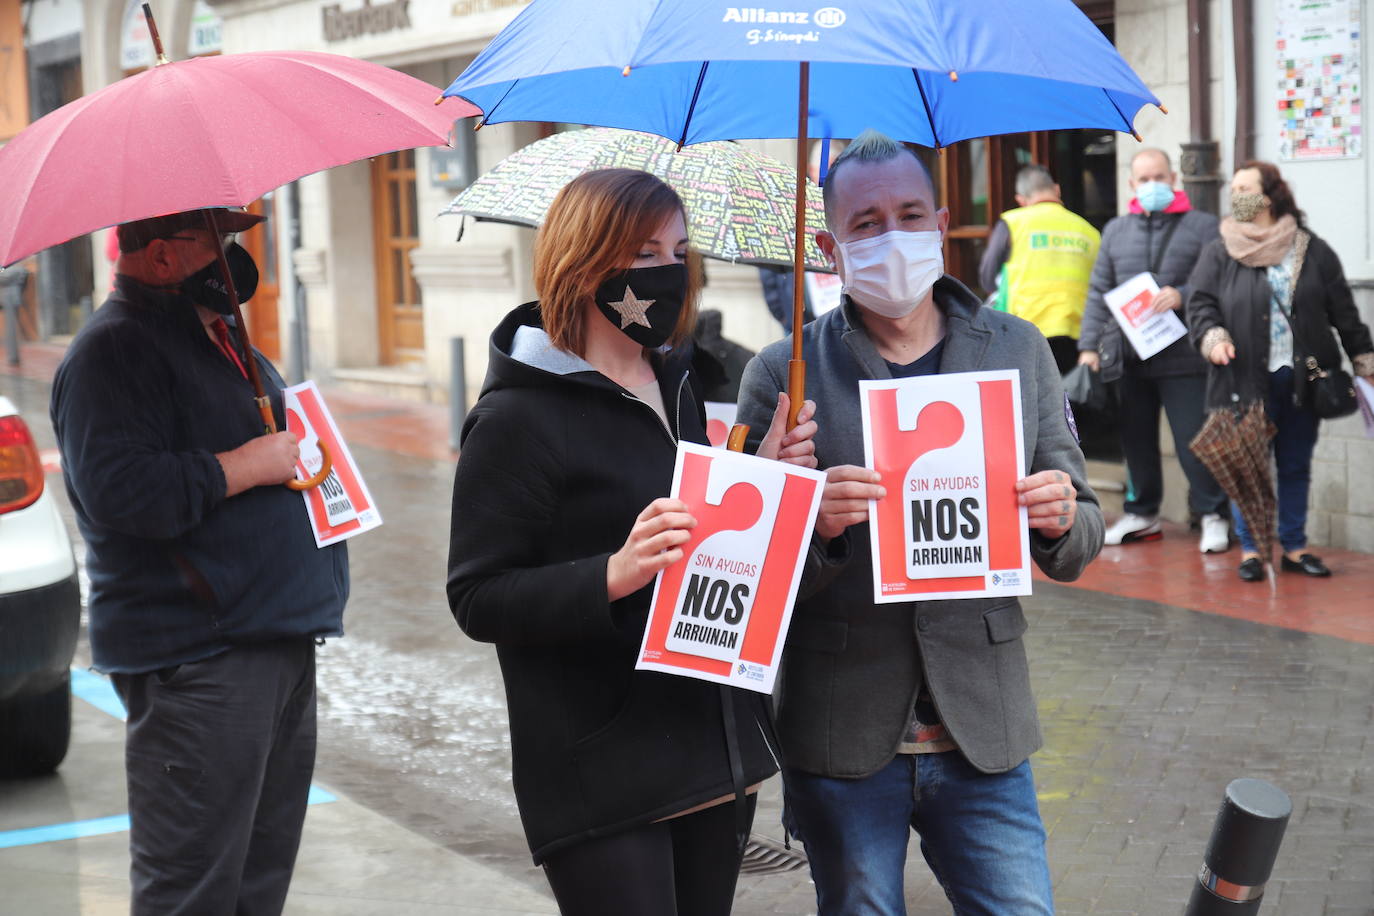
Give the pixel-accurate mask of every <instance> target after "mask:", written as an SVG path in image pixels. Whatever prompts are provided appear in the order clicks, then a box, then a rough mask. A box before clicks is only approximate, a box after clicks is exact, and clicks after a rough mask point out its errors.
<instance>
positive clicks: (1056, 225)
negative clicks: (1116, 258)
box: [997, 201, 1102, 339]
mask: <svg viewBox="0 0 1374 916" xmlns="http://www.w3.org/2000/svg"><path fill="white" fill-rule="evenodd" d="M1002 220H1003V222H1005V223H1006V224H1007V228H1008V229H1009V230H1011V255H1010V257H1008V258H1007V262H1006V264H1004V265H1003V266H1002V279H1001V283H1000V284H999V286H998V297H997V298H998V303H999V307H1003V308H1005V310H1006V311H1008V312H1010V313H1011V314H1013V315H1016V316H1017V317H1019V318H1024V319H1026V320H1027V321H1029V322H1031V323H1032V324H1034V325H1035V326H1036V327H1038V328H1039V329H1040V333H1042V334H1044V335H1045V336H1046V337H1072V338H1075V339H1077V337H1078V329H1079V326H1080V325H1081V324H1082V323H1083V304H1084V303H1085V302H1086V301H1087V298H1088V280H1089V279H1090V278H1091V277H1092V272H1093V262H1094V261H1095V260H1097V248H1098V245H1099V244H1100V243H1101V241H1102V236H1101V235H1100V234H1099V233H1098V231H1097V230H1096V229H1094V228H1093V227H1092V224H1090V223H1089V222H1088V221H1087V220H1085V219H1084V218H1083V217H1081V216H1079V215H1078V214H1076V213H1072V212H1070V211H1069V210H1067V209H1065V207H1064V205H1063V204H1060V203H1056V202H1054V201H1044V202H1042V203H1038V204H1031V205H1030V206H1029V207H1018V208H1017V209H1015V210H1008V211H1007V212H1006V213H1003V214H1002Z"/></svg>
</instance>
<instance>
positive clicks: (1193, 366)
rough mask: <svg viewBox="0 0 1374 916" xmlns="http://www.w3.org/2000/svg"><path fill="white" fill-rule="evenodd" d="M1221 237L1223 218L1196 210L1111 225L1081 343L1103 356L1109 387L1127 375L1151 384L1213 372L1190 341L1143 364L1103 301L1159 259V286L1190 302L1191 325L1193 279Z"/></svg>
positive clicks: (1130, 216) (1135, 216)
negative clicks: (1149, 380) (1211, 244)
mask: <svg viewBox="0 0 1374 916" xmlns="http://www.w3.org/2000/svg"><path fill="white" fill-rule="evenodd" d="M1171 222H1175V223H1177V225H1176V226H1175V227H1174V230H1173V232H1172V234H1171V235H1169V238H1168V247H1166V248H1165V249H1164V254H1163V257H1162V258H1161V257H1159V248H1160V246H1161V245H1162V244H1164V238H1165V235H1166V233H1167V232H1168V227H1169V224H1170V223H1171ZM1216 237H1217V218H1216V217H1215V216H1213V215H1212V214H1210V213H1203V212H1201V211H1198V210H1192V209H1188V210H1185V211H1184V212H1182V213H1176V212H1175V213H1144V212H1141V213H1127V214H1126V215H1124V216H1118V217H1116V218H1115V219H1113V220H1112V221H1111V222H1109V223H1107V225H1106V227H1105V228H1104V229H1103V230H1102V248H1101V249H1100V250H1099V251H1098V253H1097V263H1096V264H1094V265H1093V275H1092V280H1091V281H1090V282H1089V286H1088V301H1087V305H1086V306H1085V308H1084V310H1083V328H1082V330H1081V331H1080V333H1079V337H1078V349H1079V350H1096V351H1097V352H1098V355H1099V357H1100V358H1101V360H1102V380H1103V381H1107V382H1110V381H1115V380H1116V379H1118V378H1120V377H1121V375H1122V372H1123V370H1124V371H1129V372H1130V374H1131V375H1133V376H1145V377H1151V378H1158V377H1161V376H1170V375H1204V374H1205V373H1206V372H1207V363H1206V362H1204V361H1203V359H1202V358H1201V357H1200V356H1198V353H1197V349H1196V348H1195V347H1193V346H1191V345H1190V344H1189V343H1188V340H1187V339H1186V338H1180V339H1179V340H1176V341H1174V342H1173V343H1172V344H1170V345H1169V346H1167V347H1165V348H1164V349H1163V350H1161V351H1160V352H1158V353H1156V354H1155V355H1154V356H1152V357H1150V358H1149V359H1148V360H1144V361H1142V360H1141V359H1140V357H1139V356H1136V353H1135V348H1134V347H1132V346H1131V345H1130V343H1129V342H1128V341H1127V340H1126V338H1125V335H1123V334H1122V333H1121V325H1120V324H1118V323H1117V321H1116V319H1115V318H1113V317H1112V315H1111V312H1110V310H1108V308H1107V303H1106V301H1105V300H1104V299H1103V298H1102V297H1103V295H1105V294H1106V293H1107V292H1108V291H1110V290H1112V289H1115V288H1116V287H1118V286H1120V285H1121V284H1122V283H1125V282H1126V281H1127V280H1129V279H1131V277H1134V276H1135V275H1136V274H1139V273H1144V272H1145V271H1147V270H1149V269H1150V265H1151V264H1153V263H1154V262H1155V260H1156V259H1158V260H1159V270H1158V271H1157V272H1156V273H1155V282H1156V283H1158V284H1159V285H1160V286H1162V287H1163V286H1172V287H1174V288H1175V289H1177V290H1178V292H1179V295H1180V296H1182V297H1183V302H1184V307H1183V308H1182V309H1180V310H1179V312H1178V317H1179V319H1180V320H1181V321H1183V323H1184V324H1187V323H1188V319H1187V313H1186V309H1187V303H1188V294H1189V287H1188V275H1189V274H1190V273H1191V272H1192V270H1193V265H1194V264H1196V263H1197V259H1198V255H1199V254H1201V252H1202V249H1203V248H1204V247H1205V246H1206V245H1207V244H1208V243H1209V242H1211V241H1212V240H1213V239H1215V238H1216Z"/></svg>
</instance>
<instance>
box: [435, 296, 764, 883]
mask: <svg viewBox="0 0 1374 916" xmlns="http://www.w3.org/2000/svg"><path fill="white" fill-rule="evenodd" d="M656 371H657V373H658V378H659V387H660V389H661V391H662V393H663V402H664V405H665V409H666V412H667V414H668V419H669V421H670V422H671V424H672V426H673V429H672V430H671V431H670V430H669V429H667V428H665V426H664V423H663V421H662V420H661V419H660V418H659V416H658V414H657V413H655V412H654V410H653V409H652V408H651V407H649V406H648V405H647V404H644V403H643V402H641V401H639V400H637V399H635V398H634V397H632V396H631V395H630V394H629V393H628V392H627V391H625V390H624V389H623V388H621V387H620V386H618V385H616V384H615V383H613V382H611V381H610V380H609V379H607V378H606V377H605V376H603V375H601V374H600V373H598V372H596V371H595V370H593V369H592V368H591V367H590V365H588V364H587V363H586V362H585V361H583V360H582V359H580V358H579V357H577V356H574V355H572V354H569V353H565V352H563V351H560V350H556V349H554V348H553V346H552V345H551V344H550V343H549V339H548V336H547V335H546V334H545V333H544V331H543V329H542V328H541V327H540V324H539V313H538V311H537V309H536V308H535V307H534V305H533V304H530V305H525V306H521V307H520V308H518V309H516V310H515V311H514V312H512V313H511V314H510V315H509V316H507V317H506V319H505V320H504V321H503V322H502V323H501V325H500V326H499V327H498V328H497V329H496V331H495V332H494V333H493V334H492V338H491V353H490V368H489V370H488V373H487V380H486V383H485V384H484V386H483V391H482V396H481V398H480V399H479V400H478V402H477V405H476V406H475V407H474V408H473V411H472V413H471V414H470V415H469V416H468V419H467V422H466V423H465V424H464V427H463V441H462V447H463V450H462V456H461V458H460V459H459V461H458V472H457V476H456V479H455V481H454V487H453V530H452V540H451V545H450V550H449V578H448V597H449V605H450V607H451V608H452V610H453V615H454V617H455V618H457V621H458V625H459V626H460V627H462V628H463V632H465V633H467V634H468V635H469V636H471V637H472V638H473V639H477V640H481V641H483V642H492V643H495V644H496V652H497V657H498V658H499V660H500V663H501V672H502V675H503V676H504V679H505V685H506V702H507V706H508V707H509V712H510V732H511V755H512V757H513V760H514V771H515V779H514V783H515V798H516V801H517V802H518V804H519V807H520V818H521V821H522V822H523V824H524V827H525V835H526V838H527V840H528V841H529V845H530V850H531V852H532V853H533V854H534V860H535V862H536V863H538V862H541V861H543V859H544V858H545V857H546V856H547V855H549V854H550V853H553V852H555V851H557V850H558V849H561V848H563V847H565V846H567V845H569V844H571V843H574V842H577V841H579V840H582V839H588V838H591V837H595V836H600V835H605V834H609V833H614V832H617V831H620V830H624V829H626V828H629V827H632V826H635V825H638V824H644V823H648V822H650V821H653V820H656V819H658V818H661V817H665V816H668V815H672V814H676V813H678V812H680V811H683V810H686V809H687V808H690V807H692V806H693V805H697V804H701V803H702V802H706V801H710V800H711V799H714V798H717V797H720V796H722V795H728V794H730V793H731V792H732V791H733V783H732V779H731V770H730V765H729V758H728V757H727V752H726V743H725V726H724V717H723V715H722V711H723V708H724V707H723V705H722V702H723V698H725V697H728V698H729V700H730V702H731V703H732V704H733V707H734V712H735V720H736V722H737V723H738V726H737V734H738V739H739V747H740V756H741V759H742V761H743V767H744V778H745V779H746V780H747V781H748V782H749V783H754V782H758V781H759V780H762V779H765V778H767V777H768V776H770V775H772V774H773V773H775V772H777V765H776V763H775V755H774V753H773V751H772V750H771V749H770V745H769V743H768V742H769V741H771V740H773V739H772V725H771V722H770V720H769V718H768V712H767V709H766V706H765V699H766V698H764V697H762V696H761V695H759V694H757V693H753V692H750V691H743V690H737V689H735V688H729V687H726V688H722V687H720V686H718V685H716V684H711V683H707V682H705V681H700V680H694V679H691V678H685V677H678V676H675V675H668V674H659V673H651V672H645V671H636V670H634V664H635V657H636V655H637V653H638V650H639V645H640V639H641V636H642V635H643V632H644V624H645V621H646V619H647V615H648V610H649V599H650V597H651V595H652V593H653V586H652V583H651V584H650V585H648V586H646V587H644V588H643V589H640V590H639V591H638V592H635V593H634V594H632V595H629V596H627V597H625V598H622V599H620V600H618V601H615V602H611V601H608V599H607V595H606V562H607V560H608V558H609V557H610V555H611V554H612V553H614V552H615V551H617V550H619V549H620V547H621V546H622V545H623V544H624V542H625V538H626V537H627V536H628V535H629V533H630V529H631V528H632V527H633V525H634V521H635V518H636V517H637V516H638V515H639V513H640V512H641V511H643V509H644V507H645V506H647V505H648V504H649V503H650V502H652V501H653V500H654V499H656V498H658V497H662V496H667V495H668V493H669V491H670V489H671V485H672V478H673V463H674V458H675V455H676V449H677V441H678V439H679V438H681V439H686V440H689V441H692V442H701V443H704V442H706V431H705V430H706V426H705V416H704V413H703V410H702V407H701V405H700V403H698V402H697V400H696V398H695V396H694V395H693V393H692V386H691V385H690V384H689V383H688V371H687V367H686V364H685V362H684V361H683V360H682V358H681V357H673V356H670V357H669V358H667V359H666V360H665V361H663V362H662V363H661V364H659V365H657V366H656Z"/></svg>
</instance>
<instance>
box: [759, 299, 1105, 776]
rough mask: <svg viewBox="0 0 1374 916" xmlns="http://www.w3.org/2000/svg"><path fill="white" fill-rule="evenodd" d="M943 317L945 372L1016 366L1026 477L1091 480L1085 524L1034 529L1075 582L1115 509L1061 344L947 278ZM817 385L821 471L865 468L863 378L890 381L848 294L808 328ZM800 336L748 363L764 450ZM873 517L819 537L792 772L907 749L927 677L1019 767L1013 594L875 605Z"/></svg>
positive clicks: (986, 767) (805, 602)
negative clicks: (1072, 413) (1104, 503)
mask: <svg viewBox="0 0 1374 916" xmlns="http://www.w3.org/2000/svg"><path fill="white" fill-rule="evenodd" d="M935 299H936V303H937V305H938V306H939V307H940V309H941V310H942V311H944V313H945V318H946V336H945V349H944V354H943V356H942V357H941V364H940V372H942V373H945V372H971V371H976V370H991V369H1017V370H1019V371H1020V373H1021V397H1022V404H1021V415H1022V421H1023V423H1024V431H1025V448H1026V456H1025V459H1026V467H1028V468H1029V469H1030V471H1029V473H1035V472H1037V471H1043V470H1049V469H1057V470H1062V471H1066V472H1068V474H1069V475H1070V476H1071V477H1072V478H1073V483H1074V486H1075V487H1077V489H1078V515H1077V518H1076V520H1075V521H1074V525H1073V528H1072V529H1071V530H1070V531H1069V532H1068V533H1067V534H1065V535H1064V536H1063V537H1062V538H1059V539H1058V540H1054V541H1051V540H1048V539H1046V538H1043V537H1041V536H1040V535H1039V534H1038V533H1036V532H1034V531H1032V533H1031V554H1032V556H1033V558H1034V560H1035V562H1036V564H1037V565H1038V566H1039V567H1040V568H1041V569H1042V570H1044V572H1045V573H1046V574H1047V575H1049V576H1050V577H1051V578H1053V579H1057V580H1059V581H1071V580H1073V579H1075V578H1077V577H1078V576H1079V574H1080V573H1082V571H1083V569H1084V567H1086V566H1087V565H1088V563H1089V562H1090V561H1091V560H1092V559H1093V557H1095V556H1097V552H1098V551H1099V550H1100V549H1101V547H1102V533H1103V525H1102V511H1101V509H1100V508H1099V506H1098V503H1097V496H1096V495H1095V494H1094V493H1093V492H1092V490H1091V489H1089V488H1088V484H1087V480H1086V476H1085V473H1084V468H1083V453H1082V452H1081V451H1080V450H1079V448H1078V443H1077V440H1076V438H1075V436H1074V434H1073V432H1072V430H1071V429H1070V427H1069V423H1068V421H1067V418H1066V414H1065V407H1066V402H1065V400H1064V393H1063V389H1062V387H1061V385H1060V380H1059V373H1058V372H1057V371H1056V369H1055V364H1054V359H1053V357H1052V356H1051V355H1050V348H1049V344H1048V343H1047V342H1046V341H1045V338H1044V336H1043V335H1041V333H1040V332H1039V331H1038V330H1037V329H1036V328H1035V326H1034V325H1032V324H1030V323H1029V322H1027V321H1023V320H1021V319H1019V318H1014V317H1012V316H1010V315H1007V314H1005V313H1002V312H997V311H994V310H992V309H987V308H982V307H980V303H979V301H978V299H977V297H975V296H974V295H973V294H972V293H971V292H969V291H968V289H966V288H965V287H964V286H963V285H962V284H960V283H959V282H958V281H957V280H954V279H953V278H951V277H942V278H941V279H940V281H939V282H938V283H937V284H936V287H935ZM802 347H803V355H804V357H805V359H806V373H807V375H806V393H807V396H808V397H809V398H811V399H812V400H814V401H816V403H817V414H816V419H817V422H818V423H819V426H820V430H819V432H818V433H817V434H816V440H815V441H816V456H817V458H818V459H819V462H820V467H821V468H822V469H825V468H827V467H832V466H834V465H841V464H853V465H860V466H862V465H863V463H864V453H863V436H862V426H861V420H860V412H859V388H858V383H859V380H860V379H866V378H867V379H881V378H890V377H891V373H890V372H889V371H888V369H887V364H886V363H885V362H884V361H883V358H882V357H881V356H880V355H879V354H878V351H877V349H876V348H875V347H874V345H873V342H872V341H871V340H870V339H869V337H868V335H867V334H866V333H865V331H864V330H863V326H862V325H861V324H860V322H859V320H858V316H857V314H856V312H855V306H854V304H853V303H852V302H850V301H849V300H848V299H846V300H845V302H844V305H843V306H842V307H840V308H837V309H834V310H832V311H830V312H827V313H826V314H824V315H822V316H821V317H820V318H819V319H817V320H816V321H813V322H811V323H810V324H808V325H806V327H805V329H804V330H803V334H802ZM790 348H791V341H790V340H782V341H778V342H777V343H774V344H771V345H770V346H768V347H767V348H765V349H764V350H763V352H762V353H760V354H759V355H758V356H756V357H755V358H754V359H753V360H752V361H751V362H750V364H749V367H748V368H747V369H746V370H745V373H744V381H743V383H742V386H741V388H740V401H739V422H741V423H748V424H750V427H751V429H752V431H753V432H752V435H751V446H752V447H751V449H750V450H751V451H752V450H753V449H754V448H756V447H757V443H758V439H759V438H760V437H761V436H762V433H763V431H765V430H766V429H767V428H768V424H769V420H770V419H771V417H772V413H773V408H774V406H775V405H776V403H777V393H778V391H780V390H783V389H784V388H785V387H786V380H787V361H788V359H789V357H790ZM872 594H873V579H872V572H871V567H870V551H869V538H868V526H867V525H866V524H861V525H853V526H851V527H850V528H849V529H848V530H847V531H846V532H845V534H844V535H842V536H841V537H838V538H836V539H834V540H833V541H831V542H830V543H829V544H828V545H827V546H826V547H824V548H822V547H820V546H819V544H817V543H815V542H813V545H812V548H811V552H810V555H809V557H808V561H807V568H806V572H805V574H804V577H803V584H802V590H801V596H800V597H799V600H798V602H797V607H796V610H795V612H794V614H793V618H792V627H791V630H790V632H789V634H788V637H787V645H786V648H785V649H784V672H783V679H782V686H781V688H780V690H781V695H780V705H779V710H778V726H779V728H778V730H779V735H780V738H781V741H782V748H783V762H784V765H786V766H788V767H793V768H797V769H800V770H804V771H806V772H808V773H816V774H819V775H822V776H831V777H862V776H867V775H869V774H871V773H874V772H876V771H877V770H879V769H881V768H882V767H884V766H886V765H887V764H888V763H890V762H891V761H892V759H893V757H894V756H895V755H896V753H897V746H898V745H899V744H900V742H901V739H902V735H903V732H904V730H905V728H906V725H907V721H908V718H909V717H910V715H911V710H912V707H913V705H914V704H915V702H916V697H917V694H918V692H919V690H920V687H921V682H922V678H923V676H924V679H925V681H926V682H927V683H928V684H929V690H930V694H931V697H932V698H933V699H934V701H935V707H936V709H937V710H938V711H939V714H940V717H941V720H942V721H943V722H944V724H945V726H946V728H947V729H948V730H949V732H950V734H951V736H952V737H953V738H954V740H955V742H956V743H957V744H958V745H959V748H960V750H961V751H962V752H963V754H964V756H965V757H966V758H968V760H969V762H970V763H971V764H973V766H975V767H977V768H978V769H979V770H982V771H984V772H988V773H1000V772H1005V771H1006V770H1009V769H1012V768H1013V767H1015V766H1017V765H1019V764H1020V763H1021V762H1022V761H1023V760H1025V759H1026V758H1027V757H1029V756H1030V755H1031V753H1033V752H1034V751H1035V750H1036V749H1038V748H1039V747H1040V744H1041V736H1040V725H1039V721H1038V719H1037V718H1036V712H1035V698H1034V697H1033V696H1032V695H1031V689H1030V674H1029V670H1028V668H1027V664H1026V653H1025V649H1024V647H1023V645H1022V642H1021V636H1022V634H1023V633H1024V632H1025V630H1026V618H1025V616H1024V615H1023V614H1022V611H1021V604H1020V602H1019V601H1017V600H1016V599H1014V598H1011V599H1008V598H996V599H981V598H979V599H964V600H942V601H919V602H916V601H913V602H909V603H901V604H874V603H873V601H872Z"/></svg>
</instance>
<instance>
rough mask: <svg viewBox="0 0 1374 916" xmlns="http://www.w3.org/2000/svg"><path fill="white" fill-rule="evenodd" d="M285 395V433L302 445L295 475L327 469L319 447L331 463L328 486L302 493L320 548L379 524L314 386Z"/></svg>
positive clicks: (307, 384) (302, 476) (298, 387)
mask: <svg viewBox="0 0 1374 916" xmlns="http://www.w3.org/2000/svg"><path fill="white" fill-rule="evenodd" d="M283 395H284V399H285V413H286V428H287V429H288V430H289V431H290V432H292V433H294V434H295V436H296V437H297V438H298V439H299V440H300V446H301V454H300V458H299V460H297V462H296V476H297V477H298V478H299V479H301V480H305V479H307V478H309V477H311V476H313V475H314V474H315V473H316V472H318V471H319V469H320V467H321V466H322V464H323V455H322V453H321V451H320V448H319V444H321V443H322V444H323V445H324V446H325V448H327V449H328V450H329V455H330V459H331V463H332V468H331V470H330V472H329V475H328V476H327V477H325V479H324V482H323V483H321V484H320V485H319V486H318V487H313V488H311V489H309V490H305V491H303V492H302V494H301V495H302V496H303V497H304V498H305V504H306V509H307V511H308V513H309V515H310V523H311V527H312V528H313V530H314V533H315V543H316V545H317V546H320V547H327V546H328V545H330V544H333V543H336V542H338V541H341V540H344V539H346V538H350V537H352V536H353V535H355V534H361V533H362V532H363V531H367V530H369V529H372V528H375V527H377V526H378V525H380V524H381V523H382V519H381V515H380V513H379V512H378V511H377V507H376V505H375V504H374V503H373V501H372V495H371V493H369V492H368V489H367V484H365V483H364V482H363V479H362V474H361V473H360V472H359V471H358V467H357V465H356V464H355V463H354V461H353V456H352V454H351V453H350V452H349V450H348V446H347V444H345V442H344V440H343V437H342V436H341V435H340V434H339V430H338V428H337V427H336V426H335V425H334V421H333V418H332V417H331V416H330V415H329V410H328V408H327V407H325V404H324V399H323V398H322V397H320V392H319V389H317V388H316V387H315V383H314V382H305V383H303V384H301V385H296V386H293V387H291V388H288V389H286V390H285V391H284V392H283Z"/></svg>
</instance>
